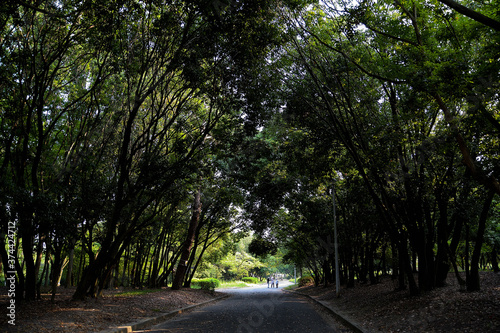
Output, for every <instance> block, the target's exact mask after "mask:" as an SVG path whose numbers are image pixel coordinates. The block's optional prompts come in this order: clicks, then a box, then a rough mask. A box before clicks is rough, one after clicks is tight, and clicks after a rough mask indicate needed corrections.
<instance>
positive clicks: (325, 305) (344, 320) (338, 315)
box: [285, 290, 367, 333]
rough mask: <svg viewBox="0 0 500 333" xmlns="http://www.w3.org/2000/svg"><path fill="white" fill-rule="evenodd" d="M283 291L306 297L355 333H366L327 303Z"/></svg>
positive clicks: (296, 292) (311, 297)
mask: <svg viewBox="0 0 500 333" xmlns="http://www.w3.org/2000/svg"><path fill="white" fill-rule="evenodd" d="M285 291H287V292H291V293H295V294H298V295H302V296H306V297H308V298H309V299H311V300H313V301H314V302H315V303H316V304H319V305H321V306H322V307H323V308H324V309H326V310H327V311H328V312H330V313H331V314H332V315H334V316H335V318H337V319H338V320H340V321H341V322H342V323H343V324H344V325H346V326H347V327H349V328H351V329H352V330H354V331H355V332H357V333H366V332H367V331H365V330H363V329H362V328H361V326H359V325H358V324H357V323H355V322H354V321H353V320H352V319H350V318H349V317H348V316H347V315H345V314H343V313H341V312H340V311H338V310H334V309H333V308H332V307H331V306H330V305H328V303H326V302H324V301H320V300H318V299H316V298H315V297H313V296H310V295H307V294H303V293H300V292H298V291H293V290H285Z"/></svg>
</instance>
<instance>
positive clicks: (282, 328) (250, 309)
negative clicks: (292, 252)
mask: <svg viewBox="0 0 500 333" xmlns="http://www.w3.org/2000/svg"><path fill="white" fill-rule="evenodd" d="M287 285H288V284H287V283H286V282H285V283H284V285H281V284H280V288H267V285H259V286H257V287H248V288H240V289H224V290H221V291H223V292H226V293H229V294H231V297H229V298H226V299H224V300H221V301H218V302H217V303H215V304H211V305H207V306H203V307H201V308H197V309H194V310H191V311H189V312H187V313H183V314H180V315H178V316H176V317H174V318H173V319H170V320H168V321H166V322H164V323H161V324H158V325H156V326H153V327H152V328H150V329H148V330H144V331H138V332H148V333H165V332H182V333H185V332H187V333H195V332H199V333H207V332H218V333H219V332H227V333H235V332H236V333H240V332H241V333H250V332H287V333H289V332H301V333H304V332H340V331H341V330H338V329H336V323H335V321H334V320H333V319H331V318H329V317H328V315H325V314H323V313H321V311H316V309H315V306H313V305H312V304H311V303H309V302H308V301H307V299H306V298H304V297H301V296H297V295H295V294H292V293H288V292H284V291H282V290H281V288H282V287H285V286H287Z"/></svg>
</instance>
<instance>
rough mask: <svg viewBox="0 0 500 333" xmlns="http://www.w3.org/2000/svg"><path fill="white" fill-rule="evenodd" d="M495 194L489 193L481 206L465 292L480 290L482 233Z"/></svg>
mask: <svg viewBox="0 0 500 333" xmlns="http://www.w3.org/2000/svg"><path fill="white" fill-rule="evenodd" d="M494 196H495V192H493V191H491V190H490V191H489V193H488V197H487V198H486V201H485V202H484V205H483V210H482V211H481V216H480V218H479V225H478V228H477V236H476V244H475V245H474V252H473V253H472V258H471V263H470V279H469V281H467V291H479V290H480V289H481V288H480V287H481V286H480V281H479V259H480V256H481V247H482V246H483V241H484V231H485V229H486V220H487V219H488V212H489V210H490V206H491V202H492V201H493V197H494Z"/></svg>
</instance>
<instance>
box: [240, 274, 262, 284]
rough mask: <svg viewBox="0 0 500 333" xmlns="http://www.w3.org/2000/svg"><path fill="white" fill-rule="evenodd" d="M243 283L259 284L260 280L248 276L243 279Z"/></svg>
mask: <svg viewBox="0 0 500 333" xmlns="http://www.w3.org/2000/svg"><path fill="white" fill-rule="evenodd" d="M241 281H243V282H246V283H252V284H258V283H259V278H256V277H251V276H246V277H244V278H242V279H241Z"/></svg>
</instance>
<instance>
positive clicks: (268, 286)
mask: <svg viewBox="0 0 500 333" xmlns="http://www.w3.org/2000/svg"><path fill="white" fill-rule="evenodd" d="M269 280H270V278H269V276H268V277H267V287H268V288H269Z"/></svg>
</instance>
